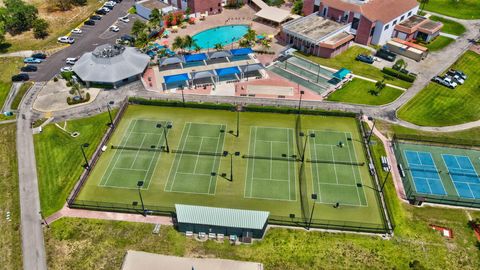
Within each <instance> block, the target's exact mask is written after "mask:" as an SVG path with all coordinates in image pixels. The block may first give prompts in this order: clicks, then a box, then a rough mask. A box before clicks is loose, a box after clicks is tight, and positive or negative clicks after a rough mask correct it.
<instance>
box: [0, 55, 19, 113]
mask: <svg viewBox="0 0 480 270" xmlns="http://www.w3.org/2000/svg"><path fill="white" fill-rule="evenodd" d="M22 66H23V60H22V58H20V57H0V108H1V107H2V106H3V103H4V102H5V99H6V98H7V96H8V92H10V87H11V86H12V75H14V74H17V73H19V72H20V68H21V67H22Z"/></svg>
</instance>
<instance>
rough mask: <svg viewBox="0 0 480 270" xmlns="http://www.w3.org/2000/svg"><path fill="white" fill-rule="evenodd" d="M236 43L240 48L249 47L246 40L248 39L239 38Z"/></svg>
mask: <svg viewBox="0 0 480 270" xmlns="http://www.w3.org/2000/svg"><path fill="white" fill-rule="evenodd" d="M238 45H239V46H240V47H242V48H246V47H250V43H249V42H248V40H246V39H241V40H240V41H239V42H238Z"/></svg>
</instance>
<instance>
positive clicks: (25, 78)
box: [12, 73, 30, 82]
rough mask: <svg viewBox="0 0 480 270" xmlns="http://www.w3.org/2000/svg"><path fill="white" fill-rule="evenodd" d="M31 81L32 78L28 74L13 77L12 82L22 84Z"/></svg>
mask: <svg viewBox="0 0 480 270" xmlns="http://www.w3.org/2000/svg"><path fill="white" fill-rule="evenodd" d="M28 80H30V76H28V74H27V73H20V74H17V75H13V76H12V82H21V81H28Z"/></svg>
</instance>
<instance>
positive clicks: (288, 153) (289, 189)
mask: <svg viewBox="0 0 480 270" xmlns="http://www.w3.org/2000/svg"><path fill="white" fill-rule="evenodd" d="M286 131H287V157H289V156H290V132H289V130H288V129H287V130H286ZM303 154H305V153H303ZM287 168H288V169H287V173H288V199H291V198H290V195H291V194H292V190H291V188H290V160H288V161H287Z"/></svg>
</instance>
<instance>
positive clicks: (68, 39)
mask: <svg viewBox="0 0 480 270" xmlns="http://www.w3.org/2000/svg"><path fill="white" fill-rule="evenodd" d="M57 40H58V42H60V43H68V44H73V43H74V42H75V39H73V38H71V37H67V36H63V37H59V38H58V39H57Z"/></svg>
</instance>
